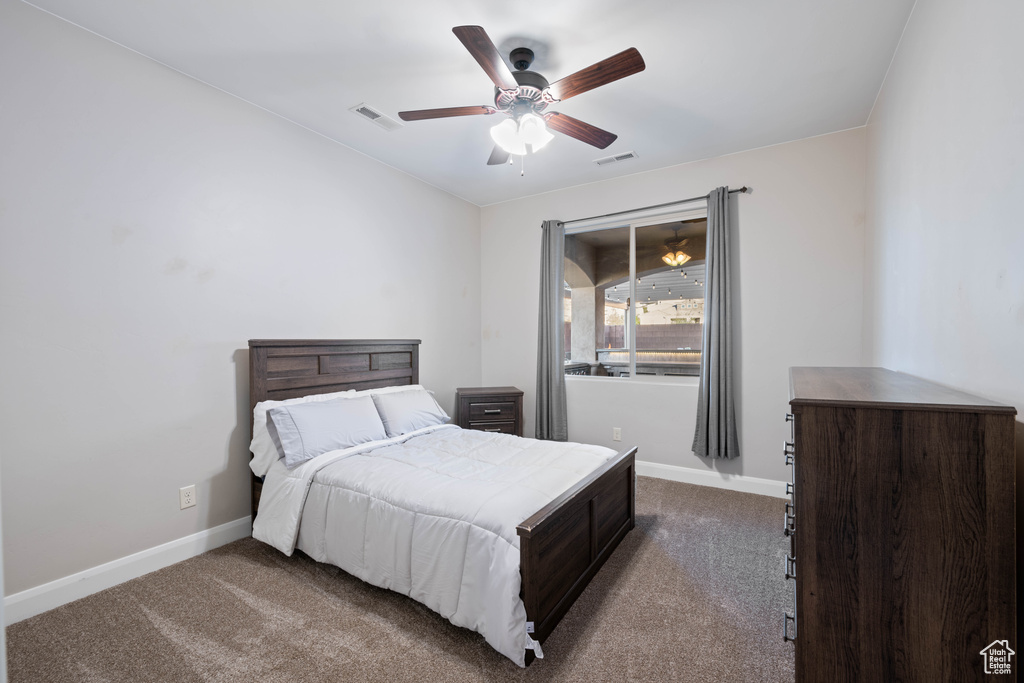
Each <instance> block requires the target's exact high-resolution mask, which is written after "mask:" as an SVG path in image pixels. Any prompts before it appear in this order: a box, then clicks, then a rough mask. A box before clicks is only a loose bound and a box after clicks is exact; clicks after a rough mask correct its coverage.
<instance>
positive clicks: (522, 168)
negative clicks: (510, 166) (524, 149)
mask: <svg viewBox="0 0 1024 683" xmlns="http://www.w3.org/2000/svg"><path fill="white" fill-rule="evenodd" d="M519 160H520V161H519V177H520V178H522V177H523V176H524V175H526V155H525V154H524V155H522V156H521V157H519Z"/></svg>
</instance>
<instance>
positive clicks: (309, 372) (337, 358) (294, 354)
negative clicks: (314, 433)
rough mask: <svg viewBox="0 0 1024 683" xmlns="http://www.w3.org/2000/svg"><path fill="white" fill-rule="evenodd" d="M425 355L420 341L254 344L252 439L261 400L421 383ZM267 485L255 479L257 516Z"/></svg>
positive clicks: (260, 341) (251, 363)
mask: <svg viewBox="0 0 1024 683" xmlns="http://www.w3.org/2000/svg"><path fill="white" fill-rule="evenodd" d="M419 350H420V340H419V339H250V340H249V437H250V438H252V411H253V408H255V407H256V404H257V403H259V402H260V401H266V400H268V399H270V400H281V399H285V398H295V397H296V396H308V395H310V394H328V393H331V392H334V391H346V390H348V389H376V388H378V387H389V386H398V385H406V384H419V381H420V357H419ZM262 486H263V483H262V482H261V481H260V480H259V479H258V478H257V477H255V476H253V479H252V514H253V517H255V516H256V509H257V507H258V506H259V497H260V490H261V489H262Z"/></svg>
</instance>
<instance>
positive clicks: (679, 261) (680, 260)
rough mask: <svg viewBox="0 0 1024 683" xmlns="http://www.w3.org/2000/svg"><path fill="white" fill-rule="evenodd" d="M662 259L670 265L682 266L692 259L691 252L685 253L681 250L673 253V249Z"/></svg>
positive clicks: (684, 274) (684, 275)
mask: <svg viewBox="0 0 1024 683" xmlns="http://www.w3.org/2000/svg"><path fill="white" fill-rule="evenodd" d="M661 260H662V261H664V262H665V263H667V264H668V265H670V266H681V265H683V264H684V263H686V262H687V261H689V260H690V255H689V254H684V253H683V252H681V251H677V252H675V253H672V252H671V251H670V252H668V253H667V254H665V255H664V256H662V257H661ZM683 277H686V273H683Z"/></svg>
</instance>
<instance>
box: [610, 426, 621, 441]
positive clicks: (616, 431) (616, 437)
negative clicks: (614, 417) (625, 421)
mask: <svg viewBox="0 0 1024 683" xmlns="http://www.w3.org/2000/svg"><path fill="white" fill-rule="evenodd" d="M612 441H622V427H612Z"/></svg>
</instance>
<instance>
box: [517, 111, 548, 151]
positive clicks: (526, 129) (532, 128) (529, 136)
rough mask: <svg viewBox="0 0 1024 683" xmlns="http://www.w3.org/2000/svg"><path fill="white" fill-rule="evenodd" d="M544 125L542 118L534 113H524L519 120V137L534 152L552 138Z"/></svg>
mask: <svg viewBox="0 0 1024 683" xmlns="http://www.w3.org/2000/svg"><path fill="white" fill-rule="evenodd" d="M554 137H555V136H554V135H552V134H551V133H549V132H548V129H547V126H545V125H544V119H542V118H541V117H539V116H537V115H536V114H526V115H524V116H523V117H522V118H521V119H520V120H519V139H520V140H522V141H523V142H525V143H526V144H528V145H529V146H530V147H531V148H532V149H533V151H534V152H536V151H537V150H539V149H540V148H541V147H543V146H544V145H546V144H548V143H549V142H551V141H552V140H553V139H554Z"/></svg>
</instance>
